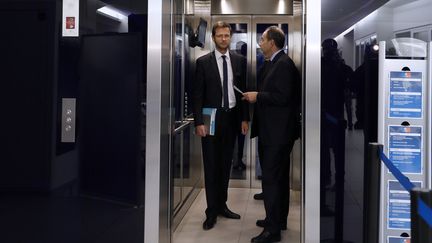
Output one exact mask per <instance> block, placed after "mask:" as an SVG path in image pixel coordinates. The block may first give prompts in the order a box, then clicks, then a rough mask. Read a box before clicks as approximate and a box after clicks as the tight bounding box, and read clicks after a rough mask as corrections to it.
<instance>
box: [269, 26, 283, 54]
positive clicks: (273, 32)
mask: <svg viewBox="0 0 432 243" xmlns="http://www.w3.org/2000/svg"><path fill="white" fill-rule="evenodd" d="M266 31H267V39H268V40H273V41H274V42H275V45H276V46H277V47H278V48H279V49H282V48H284V45H285V34H284V32H283V30H282V29H281V28H279V27H277V26H270V27H268V28H267V29H266Z"/></svg>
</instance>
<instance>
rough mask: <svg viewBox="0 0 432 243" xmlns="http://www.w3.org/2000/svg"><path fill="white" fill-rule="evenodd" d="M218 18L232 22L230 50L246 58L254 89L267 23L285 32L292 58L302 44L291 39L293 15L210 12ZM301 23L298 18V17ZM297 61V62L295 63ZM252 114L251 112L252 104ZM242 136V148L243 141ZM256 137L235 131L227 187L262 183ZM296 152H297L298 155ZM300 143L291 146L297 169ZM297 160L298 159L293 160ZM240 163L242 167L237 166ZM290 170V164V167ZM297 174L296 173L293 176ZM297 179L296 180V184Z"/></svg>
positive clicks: (256, 186)
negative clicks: (296, 44)
mask: <svg viewBox="0 0 432 243" xmlns="http://www.w3.org/2000/svg"><path fill="white" fill-rule="evenodd" d="M217 21H224V22H226V23H228V24H230V25H231V29H232V37H231V46H230V49H231V50H232V51H235V52H237V53H238V54H241V55H243V56H245V57H246V58H247V76H248V77H247V88H248V89H249V90H256V87H257V80H256V77H257V71H258V70H259V69H260V67H261V65H262V64H263V63H264V55H263V54H262V51H261V48H260V46H259V45H258V43H259V40H260V38H261V36H262V34H263V32H264V31H265V30H266V28H267V27H269V26H272V25H276V26H278V27H280V28H281V29H282V30H283V31H284V33H285V47H284V49H285V53H287V54H288V55H289V56H290V57H291V58H292V59H293V60H294V58H293V57H294V55H295V53H296V52H297V53H296V54H298V55H300V52H301V47H300V46H297V47H296V46H295V45H294V43H295V41H294V38H295V34H294V31H293V30H294V29H295V28H294V26H295V24H296V22H295V19H294V17H293V16H289V15H278V16H257V15H229V16H227V15H213V16H212V19H211V22H212V25H213V24H214V23H215V22H217ZM298 22H299V23H297V24H300V21H298ZM211 44H212V46H211V48H210V49H212V50H213V49H214V43H213V42H211ZM297 65H298V63H297ZM250 108H251V109H250V110H251V118H252V114H253V109H252V106H251V107H250ZM242 139H243V140H244V143H243V148H242V142H239V140H240V141H241V140H242ZM257 146H258V140H257V139H256V138H254V139H250V131H249V134H247V135H246V136H242V135H241V134H238V136H237V140H236V145H235V149H234V154H233V168H232V170H231V180H230V187H237V188H260V187H261V181H260V179H261V168H260V165H259V156H258V149H257ZM297 155H298V156H297ZM299 155H300V146H299V145H298V144H297V145H296V146H295V147H294V148H293V154H292V157H293V156H294V157H297V158H292V160H291V161H293V163H292V166H296V165H298V168H296V169H295V171H298V172H299V171H300V162H299V160H300V156H299ZM296 160H297V161H296ZM240 163H243V164H244V165H245V167H243V168H242V167H240V166H239V165H240ZM291 171H293V168H292V169H291ZM294 178H299V176H294ZM299 183H300V181H298V182H297V183H296V184H299Z"/></svg>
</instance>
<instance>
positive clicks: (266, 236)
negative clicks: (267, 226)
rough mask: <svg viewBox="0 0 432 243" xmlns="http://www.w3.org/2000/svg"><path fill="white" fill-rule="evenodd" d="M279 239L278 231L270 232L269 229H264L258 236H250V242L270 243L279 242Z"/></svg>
mask: <svg viewBox="0 0 432 243" xmlns="http://www.w3.org/2000/svg"><path fill="white" fill-rule="evenodd" d="M280 240H281V235H280V233H270V231H267V230H264V231H263V232H261V234H259V235H258V236H256V237H254V238H252V240H251V242H252V243H272V242H279V241H280Z"/></svg>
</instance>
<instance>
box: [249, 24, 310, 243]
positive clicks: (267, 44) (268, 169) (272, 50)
mask: <svg viewBox="0 0 432 243" xmlns="http://www.w3.org/2000/svg"><path fill="white" fill-rule="evenodd" d="M284 43H285V34H284V33H283V31H282V30H281V29H280V28H278V27H276V26H271V27H269V28H267V29H266V31H264V33H263V35H262V37H261V40H260V43H259V45H260V47H261V49H262V51H263V53H264V56H265V58H266V59H268V60H270V63H269V65H270V67H268V66H267V67H266V66H265V67H264V68H268V69H267V70H265V71H264V72H263V73H264V74H263V75H262V80H259V81H258V82H259V85H258V92H246V93H244V95H243V99H245V100H247V101H248V102H250V103H255V112H254V117H253V121H252V131H251V137H255V136H258V153H259V157H260V162H261V167H262V187H263V194H264V207H265V211H266V218H265V219H264V220H258V221H257V225H258V226H261V227H264V230H263V231H262V232H261V234H259V235H258V236H256V237H254V238H252V241H251V242H253V243H264V242H265V243H268V242H278V241H280V239H281V235H280V231H281V230H282V229H286V224H287V216H288V207H289V164H290V158H289V157H290V153H291V150H292V147H293V145H294V141H295V139H296V138H297V135H298V133H297V131H296V130H297V129H298V126H297V122H298V121H297V119H298V112H299V103H300V97H301V88H300V75H299V73H298V70H297V68H296V67H295V65H294V62H293V61H292V60H291V59H290V58H289V57H288V55H286V54H285V52H284V50H283V48H284Z"/></svg>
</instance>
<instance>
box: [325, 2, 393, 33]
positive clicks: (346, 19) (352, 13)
mask: <svg viewBox="0 0 432 243" xmlns="http://www.w3.org/2000/svg"><path fill="white" fill-rule="evenodd" d="M388 1H389V0H322V1H321V19H322V22H321V36H322V38H323V39H326V38H333V37H336V36H337V35H339V34H340V33H342V32H343V31H345V30H346V29H348V28H349V27H351V26H352V25H353V24H355V23H357V22H358V21H359V20H361V19H362V18H364V17H366V16H367V15H368V14H369V13H371V12H373V11H374V10H376V9H378V8H379V7H381V6H382V5H384V4H385V3H386V2H388ZM392 1H393V0H392Z"/></svg>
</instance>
